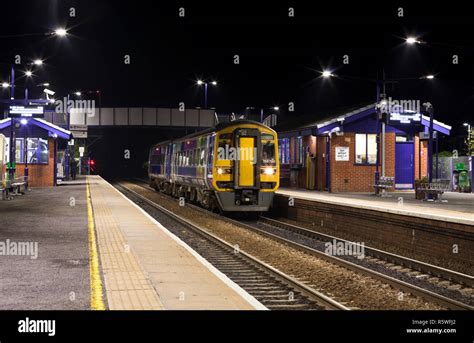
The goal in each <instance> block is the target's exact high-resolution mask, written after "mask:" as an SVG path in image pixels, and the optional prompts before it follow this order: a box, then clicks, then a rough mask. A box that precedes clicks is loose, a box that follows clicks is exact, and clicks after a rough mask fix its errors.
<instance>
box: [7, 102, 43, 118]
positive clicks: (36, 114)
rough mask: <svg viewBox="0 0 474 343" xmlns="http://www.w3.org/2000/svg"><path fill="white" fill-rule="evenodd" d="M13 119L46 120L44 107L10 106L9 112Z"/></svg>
mask: <svg viewBox="0 0 474 343" xmlns="http://www.w3.org/2000/svg"><path fill="white" fill-rule="evenodd" d="M8 113H9V116H10V117H11V118H44V107H43V106H36V105H33V106H31V105H30V106H16V105H12V106H10V108H9V110H8Z"/></svg>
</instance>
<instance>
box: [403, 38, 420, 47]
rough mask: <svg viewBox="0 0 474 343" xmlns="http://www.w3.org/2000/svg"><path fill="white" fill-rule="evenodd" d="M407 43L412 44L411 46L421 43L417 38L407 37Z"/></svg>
mask: <svg viewBox="0 0 474 343" xmlns="http://www.w3.org/2000/svg"><path fill="white" fill-rule="evenodd" d="M405 42H406V43H407V44H410V45H413V44H416V43H421V42H420V41H419V40H417V39H416V38H415V37H407V38H406V39H405Z"/></svg>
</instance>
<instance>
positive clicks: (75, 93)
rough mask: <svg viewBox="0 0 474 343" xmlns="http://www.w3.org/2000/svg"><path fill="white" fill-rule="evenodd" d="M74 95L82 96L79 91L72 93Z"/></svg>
mask: <svg viewBox="0 0 474 343" xmlns="http://www.w3.org/2000/svg"><path fill="white" fill-rule="evenodd" d="M74 95H76V96H81V95H82V93H81V92H79V91H77V92H74Z"/></svg>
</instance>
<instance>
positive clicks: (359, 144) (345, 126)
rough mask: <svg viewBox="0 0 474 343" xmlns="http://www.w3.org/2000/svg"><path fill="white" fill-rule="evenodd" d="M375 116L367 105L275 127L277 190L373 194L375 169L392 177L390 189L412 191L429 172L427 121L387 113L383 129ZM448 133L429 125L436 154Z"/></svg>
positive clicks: (422, 117) (436, 124)
mask: <svg viewBox="0 0 474 343" xmlns="http://www.w3.org/2000/svg"><path fill="white" fill-rule="evenodd" d="M377 116H378V114H377V110H376V106H375V104H369V105H366V106H357V107H352V108H348V109H343V110H340V111H335V112H333V113H329V115H326V116H325V117H326V118H325V119H323V120H318V121H314V120H311V119H308V118H307V117H306V118H305V117H303V118H297V121H296V120H294V121H292V122H290V123H285V124H283V125H279V126H277V127H276V128H275V129H276V130H277V131H278V135H279V155H280V156H279V157H280V165H281V168H280V177H281V180H280V181H281V183H280V184H281V186H283V187H285V186H286V187H295V188H305V189H309V190H318V191H328V192H373V191H374V188H373V185H374V183H375V174H376V171H377V169H378V170H379V175H380V176H386V177H394V186H395V189H412V188H414V183H415V180H416V179H422V178H423V177H425V176H427V172H428V139H429V126H430V118H429V117H428V116H426V115H423V114H422V113H418V112H410V113H399V112H398V113H387V114H386V120H383V122H384V123H383V124H382V120H378V118H377ZM382 127H384V129H382ZM450 130H451V127H450V126H448V125H446V124H444V123H441V122H439V121H437V120H434V124H433V131H434V134H433V137H435V141H434V144H433V145H434V146H435V151H436V154H437V153H438V151H437V149H438V144H437V139H438V138H439V135H440V134H444V135H449V134H450ZM377 132H379V133H380V137H381V139H380V145H378V144H377ZM381 132H385V133H384V134H382V133H381ZM377 156H378V159H377ZM382 156H384V158H383V161H382Z"/></svg>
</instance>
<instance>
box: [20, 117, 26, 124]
mask: <svg viewBox="0 0 474 343" xmlns="http://www.w3.org/2000/svg"><path fill="white" fill-rule="evenodd" d="M20 124H21V125H26V124H28V119H25V118H22V119H21V120H20Z"/></svg>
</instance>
